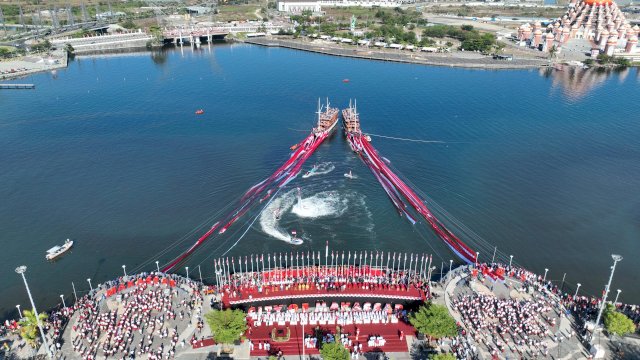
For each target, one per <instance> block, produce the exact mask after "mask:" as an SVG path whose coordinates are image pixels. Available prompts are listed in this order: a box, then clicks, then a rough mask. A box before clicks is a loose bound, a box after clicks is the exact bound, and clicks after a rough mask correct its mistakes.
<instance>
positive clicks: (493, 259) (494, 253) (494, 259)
mask: <svg viewBox="0 0 640 360" xmlns="http://www.w3.org/2000/svg"><path fill="white" fill-rule="evenodd" d="M496 250H498V247H497V246H494V247H493V257H492V258H491V264H492V265H493V264H494V263H495V262H496Z"/></svg>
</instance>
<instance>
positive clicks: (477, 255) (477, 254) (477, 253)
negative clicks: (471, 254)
mask: <svg viewBox="0 0 640 360" xmlns="http://www.w3.org/2000/svg"><path fill="white" fill-rule="evenodd" d="M478 257H480V253H479V252H476V267H478Z"/></svg>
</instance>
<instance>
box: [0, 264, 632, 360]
mask: <svg viewBox="0 0 640 360" xmlns="http://www.w3.org/2000/svg"><path fill="white" fill-rule="evenodd" d="M217 263H222V262H217ZM245 266H247V264H246V263H245ZM405 266H406V265H405ZM424 270H427V269H426V268H425V267H422V266H417V264H416V267H415V269H414V268H411V267H409V268H406V267H403V268H402V269H390V268H388V267H386V266H384V265H383V264H380V265H379V266H366V267H360V266H354V265H349V266H345V265H339V264H337V263H336V264H335V265H331V266H326V267H325V266H310V267H307V266H304V265H303V266H300V267H294V266H291V267H279V266H276V265H274V267H272V268H268V269H262V270H260V271H248V270H246V271H247V272H242V270H240V271H239V272H236V271H235V270H232V271H229V272H225V271H221V272H219V273H218V274H217V275H218V278H217V280H218V281H219V284H218V285H205V284H203V283H200V282H198V281H194V280H192V279H188V278H185V277H182V276H177V275H169V274H164V273H161V272H152V273H140V274H136V275H132V276H131V275H130V276H121V277H118V278H116V279H114V280H112V281H108V282H105V283H103V284H100V285H98V286H97V287H96V288H94V289H93V290H92V291H90V292H89V293H88V294H87V295H85V296H83V297H82V298H80V299H78V301H77V302H75V303H74V304H72V305H69V306H68V307H60V308H57V309H55V310H53V311H52V312H51V314H50V319H49V320H48V321H47V323H46V326H45V329H46V332H47V338H48V343H49V344H50V350H51V352H52V353H53V354H54V357H55V358H56V359H107V358H112V357H113V358H121V357H129V358H148V359H173V358H176V359H204V358H207V357H208V356H210V354H211V353H216V354H219V352H220V351H221V349H222V347H221V346H218V345H216V344H215V341H213V339H212V333H211V331H210V329H209V327H208V325H206V324H205V321H204V314H206V313H208V312H210V311H211V310H213V309H219V308H240V309H243V310H244V311H245V312H246V324H247V328H246V331H245V332H244V334H243V339H244V340H243V341H241V342H239V343H237V344H236V345H235V346H234V347H233V348H234V350H233V351H234V352H233V357H234V358H238V359H249V358H265V357H267V356H268V355H278V354H280V355H281V356H282V357H288V358H291V357H292V356H299V355H301V354H302V352H303V351H304V353H305V354H307V355H310V356H317V355H318V354H319V348H318V345H319V342H318V341H319V340H318V339H320V338H322V341H324V342H334V341H335V342H340V343H342V344H343V345H344V346H345V347H346V348H347V349H348V350H349V352H350V353H351V356H352V358H359V357H361V356H364V357H365V358H369V357H371V356H377V354H380V353H385V354H387V356H390V357H391V358H394V359H409V358H414V359H415V358H424V356H426V355H427V354H428V353H433V352H434V351H435V352H453V353H454V354H456V356H457V358H458V359H498V358H499V359H506V358H508V359H517V358H527V359H533V358H540V359H566V360H569V359H586V358H588V357H589V351H588V347H587V345H588V344H587V342H586V341H585V331H584V326H582V322H581V321H582V320H583V318H582V317H581V315H580V314H581V312H578V311H572V310H571V309H570V308H571V307H573V308H576V307H577V306H578V305H579V304H583V303H582V301H581V299H582V298H581V297H578V298H576V299H573V298H572V297H571V296H570V295H566V294H562V293H560V292H559V291H558V288H557V286H554V285H553V284H552V283H551V282H550V281H548V280H546V279H544V278H543V277H542V276H540V275H537V274H534V273H531V272H529V271H527V270H525V269H522V268H517V267H513V268H510V267H508V266H505V265H500V264H494V265H489V264H478V265H476V266H461V267H458V268H454V269H453V270H452V271H451V272H449V273H448V274H447V275H446V276H445V277H443V278H442V279H440V281H439V282H435V283H433V285H432V286H430V285H429V281H428V280H427V278H428V277H429V275H430V272H428V271H427V272H425V271H424ZM426 301H433V302H434V303H436V304H441V305H445V306H446V307H447V309H448V310H449V312H450V314H451V315H452V316H453V318H454V319H455V320H456V322H457V324H458V327H459V333H458V335H457V336H456V337H454V338H443V339H440V340H438V341H432V342H430V343H429V342H427V341H426V340H419V337H418V334H417V333H416V331H415V329H414V328H413V327H412V326H411V325H410V324H409V322H408V318H409V317H410V316H411V313H412V311H414V310H415V309H417V307H419V306H420V305H422V304H424V303H425V302H426ZM567 305H568V306H567ZM631 309H635V307H628V306H627V307H623V311H626V312H629V311H631ZM634 311H635V310H634ZM631 315H632V317H633V313H632V314H631ZM633 318H634V320H637V318H636V317H633ZM12 338H13V339H14V341H13V343H12V344H11V352H12V353H13V354H14V355H15V356H16V357H17V358H30V357H32V356H34V353H33V352H32V351H30V350H29V347H28V346H24V345H23V343H22V342H21V341H19V340H17V339H15V336H13V337H12ZM597 343H598V344H599V345H601V346H603V347H604V348H605V350H606V356H605V358H606V359H635V358H637V357H636V356H637V355H639V350H638V349H640V344H638V343H637V342H634V340H633V339H627V338H625V339H609V338H606V337H605V336H604V335H600V337H599V339H598V342H597ZM303 349H304V350H303ZM45 353H46V349H44V348H43V347H41V348H40V351H39V354H40V355H41V356H44V355H45Z"/></svg>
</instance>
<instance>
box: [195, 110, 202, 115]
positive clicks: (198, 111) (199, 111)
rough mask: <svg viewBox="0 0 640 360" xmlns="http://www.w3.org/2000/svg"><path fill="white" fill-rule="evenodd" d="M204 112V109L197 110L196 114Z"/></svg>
mask: <svg viewBox="0 0 640 360" xmlns="http://www.w3.org/2000/svg"><path fill="white" fill-rule="evenodd" d="M202 114H204V110H202V109H198V110H196V115H202Z"/></svg>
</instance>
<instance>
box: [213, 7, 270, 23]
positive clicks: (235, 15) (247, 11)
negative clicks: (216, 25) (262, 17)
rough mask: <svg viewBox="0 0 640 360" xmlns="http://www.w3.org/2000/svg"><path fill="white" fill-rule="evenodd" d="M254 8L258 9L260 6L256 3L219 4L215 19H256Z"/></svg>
mask: <svg viewBox="0 0 640 360" xmlns="http://www.w3.org/2000/svg"><path fill="white" fill-rule="evenodd" d="M256 10H260V6H258V5H256V4H249V5H220V6H219V7H218V14H217V15H215V19H216V20H220V21H233V20H239V21H244V20H258V18H257V17H256Z"/></svg>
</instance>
